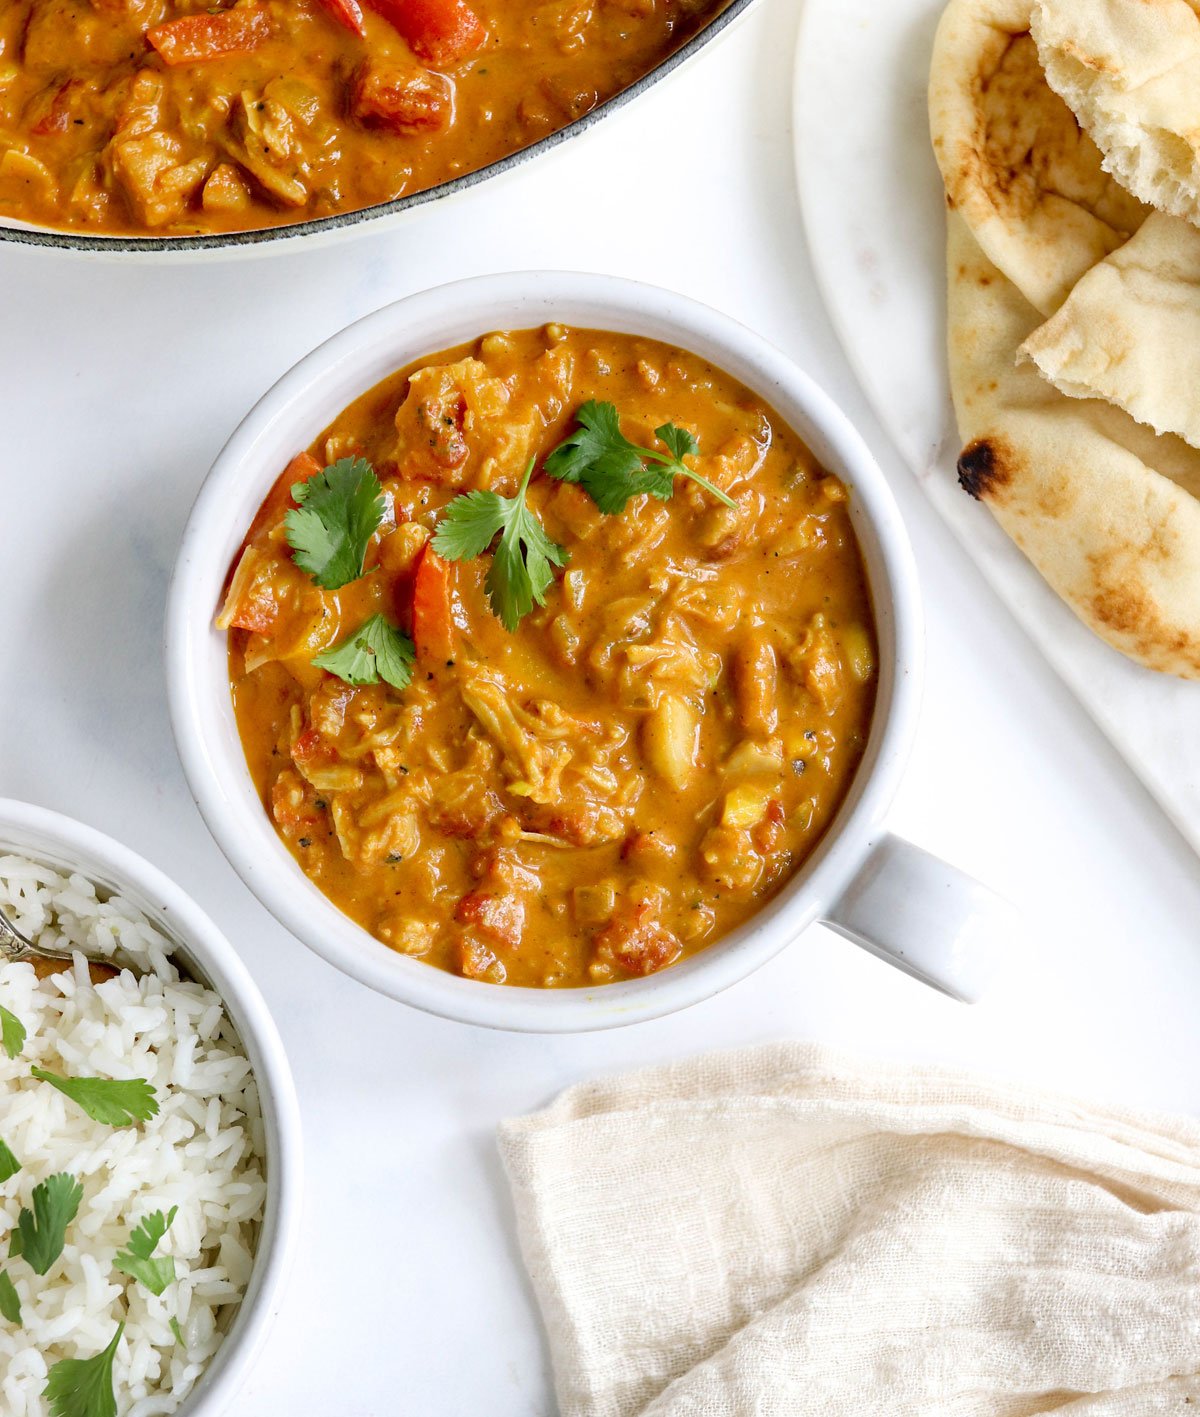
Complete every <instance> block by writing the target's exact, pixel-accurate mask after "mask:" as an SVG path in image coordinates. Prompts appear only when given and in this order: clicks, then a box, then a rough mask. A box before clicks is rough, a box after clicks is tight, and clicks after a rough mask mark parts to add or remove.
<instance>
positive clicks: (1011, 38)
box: [929, 0, 1148, 315]
mask: <svg viewBox="0 0 1200 1417" xmlns="http://www.w3.org/2000/svg"><path fill="white" fill-rule="evenodd" d="M1032 3H1033V0H950V3H949V4H948V5H947V6H946V10H945V13H944V14H943V15H942V20H941V23H940V25H939V26H938V32H937V38H936V40H935V42H934V51H933V63H932V67H931V70H930V78H929V120H930V129H931V134H932V137H933V147H934V152H935V154H936V155H937V160H938V165H939V167H940V168H941V171H942V178H943V180H944V181H945V184H946V196H947V202H948V204H949V206H950V207H951V208H952V209H953V210H955V211H957V212H958V214H959V215H960V216H961V217H962V219H963V220H964V221H965V222H966V224H967V226H968V227H969V228H970V230H971V232H972V234H973V235H974V237H975V240H976V241H977V242H978V243H979V246H980V247H981V249H982V250H983V252H984V253H985V254H986V255H987V257H988V259H989V260H990V261H992V262H993V263H994V264H995V265H996V266H997V267H998V268H999V269H1000V270H1001V271H1002V272H1003V273H1004V275H1005V276H1006V277H1007V278H1008V279H1009V280H1010V281H1012V282H1013V284H1014V285H1016V287H1017V289H1018V290H1019V291H1020V292H1021V294H1022V295H1023V296H1024V297H1025V299H1026V300H1028V301H1029V303H1030V304H1031V305H1032V306H1033V307H1034V308H1035V309H1036V310H1039V311H1040V312H1041V313H1042V314H1043V315H1051V314H1053V313H1054V311H1055V310H1057V309H1058V307H1059V306H1060V305H1061V304H1062V302H1063V301H1064V300H1065V299H1066V298H1067V295H1068V294H1069V292H1070V290H1071V288H1072V286H1074V284H1075V283H1076V281H1078V280H1079V278H1080V277H1081V276H1082V275H1083V274H1084V273H1085V272H1086V271H1088V270H1090V269H1091V268H1092V267H1093V266H1094V265H1095V264H1096V262H1097V261H1101V260H1103V259H1104V257H1105V256H1107V255H1108V254H1109V252H1110V251H1115V250H1116V249H1117V247H1118V246H1121V245H1122V244H1123V243H1124V242H1125V241H1127V240H1128V239H1129V237H1130V236H1131V235H1132V234H1133V233H1134V232H1135V231H1136V230H1137V228H1138V227H1139V226H1140V225H1141V223H1142V222H1143V221H1144V220H1145V217H1146V216H1147V214H1148V212H1147V209H1146V208H1145V207H1143V206H1142V204H1141V203H1140V202H1139V201H1137V199H1136V198H1134V197H1132V196H1130V195H1129V193H1128V192H1126V191H1124V190H1123V189H1122V188H1121V187H1120V186H1119V185H1118V184H1117V183H1116V182H1114V181H1113V179H1112V178H1111V177H1109V176H1108V174H1107V173H1106V172H1105V171H1104V170H1103V166H1102V161H1101V155H1100V151H1099V149H1098V148H1097V147H1096V145H1095V143H1093V142H1092V140H1091V138H1089V137H1088V136H1087V134H1086V133H1084V132H1083V131H1082V130H1081V129H1080V127H1079V124H1078V123H1076V121H1075V117H1074V115H1073V114H1072V112H1071V110H1070V109H1069V108H1068V107H1067V105H1066V104H1065V103H1064V102H1063V101H1062V99H1061V98H1059V97H1058V95H1057V94H1055V93H1054V92H1053V91H1052V90H1051V89H1050V87H1049V85H1048V84H1047V83H1046V78H1045V75H1044V74H1043V72H1042V67H1041V64H1040V62H1039V60H1038V54H1037V48H1036V46H1035V45H1034V42H1033V37H1032V36H1031V34H1030V33H1029V23H1030V11H1031V7H1032Z"/></svg>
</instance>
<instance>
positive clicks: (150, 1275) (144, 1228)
mask: <svg viewBox="0 0 1200 1417" xmlns="http://www.w3.org/2000/svg"><path fill="white" fill-rule="evenodd" d="M178 1213H179V1207H178V1206H175V1205H173V1206H172V1207H171V1209H170V1212H169V1213H168V1214H167V1215H164V1214H163V1213H162V1211H161V1210H156V1211H154V1212H153V1214H151V1215H148V1216H146V1218H145V1220H143V1221H142V1223H141V1224H140V1225H138V1226H137V1227H136V1228H135V1229H134V1230H133V1231H132V1232H131V1233H130V1236H129V1243H128V1244H127V1245H126V1247H125V1248H124V1249H123V1250H118V1251H117V1256H116V1259H114V1260H113V1267H114V1269H119V1270H120V1271H121V1273H122V1274H127V1275H129V1277H130V1278H131V1279H136V1280H137V1281H138V1283H139V1284H144V1285H145V1287H146V1288H147V1289H149V1291H150V1292H151V1294H161V1293H162V1292H163V1290H164V1289H165V1288H166V1287H167V1285H168V1284H170V1283H171V1281H172V1280H173V1279H174V1278H175V1261H174V1260H173V1259H172V1258H171V1256H170V1255H163V1256H160V1257H159V1258H158V1259H152V1258H151V1256H152V1255H153V1254H154V1250H155V1247H156V1246H157V1244H158V1242H159V1241H160V1240H161V1239H162V1237H163V1236H164V1235H165V1234H166V1233H167V1230H168V1228H169V1227H170V1224H171V1222H172V1221H173V1220H174V1219H175V1217H176V1215H178Z"/></svg>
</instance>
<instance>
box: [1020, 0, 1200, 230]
mask: <svg viewBox="0 0 1200 1417" xmlns="http://www.w3.org/2000/svg"><path fill="white" fill-rule="evenodd" d="M1032 28H1033V36H1034V39H1035V40H1036V42H1037V47H1038V53H1039V55H1040V57H1041V61H1042V64H1043V66H1044V68H1045V72H1046V77H1047V79H1048V81H1049V83H1050V87H1051V88H1052V89H1054V91H1055V92H1056V93H1058V94H1060V95H1061V96H1062V97H1063V98H1064V99H1065V100H1066V102H1067V103H1068V104H1069V105H1070V106H1071V108H1072V109H1073V110H1074V112H1075V114H1076V116H1077V118H1078V119H1079V122H1080V123H1081V124H1082V126H1083V127H1084V128H1085V129H1086V131H1087V132H1088V133H1089V134H1090V135H1091V136H1092V138H1093V139H1094V140H1095V142H1096V143H1097V144H1098V145H1099V147H1100V149H1101V151H1102V152H1103V153H1104V167H1105V170H1106V171H1108V172H1111V173H1112V174H1113V176H1114V177H1115V178H1116V179H1117V180H1118V181H1119V182H1120V183H1121V184H1122V185H1123V186H1125V187H1127V188H1128V189H1129V191H1131V192H1133V193H1135V194H1136V195H1137V196H1138V197H1140V198H1141V200H1142V201H1143V202H1147V203H1149V204H1150V205H1151V206H1154V207H1158V208H1159V209H1160V210H1161V211H1164V212H1169V213H1171V214H1172V215H1174V216H1179V217H1184V218H1186V219H1187V220H1188V221H1191V222H1194V223H1196V224H1197V225H1200V3H1198V0H1035V3H1034V7H1033V25H1032Z"/></svg>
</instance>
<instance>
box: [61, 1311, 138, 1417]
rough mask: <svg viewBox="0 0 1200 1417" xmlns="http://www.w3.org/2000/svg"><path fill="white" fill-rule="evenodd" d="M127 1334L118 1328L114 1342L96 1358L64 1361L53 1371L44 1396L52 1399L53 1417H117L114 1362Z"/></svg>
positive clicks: (123, 1327) (121, 1327) (120, 1325)
mask: <svg viewBox="0 0 1200 1417" xmlns="http://www.w3.org/2000/svg"><path fill="white" fill-rule="evenodd" d="M124 1332H125V1325H124V1324H123V1323H121V1324H118V1325H117V1331H116V1333H114V1334H113V1336H112V1341H111V1342H110V1343H109V1345H108V1347H107V1348H106V1349H105V1350H104V1351H103V1352H102V1353H97V1354H96V1355H95V1357H93V1358H62V1359H60V1360H59V1361H58V1362H57V1363H55V1365H54V1366H53V1367H52V1368H51V1369H50V1372H49V1374H48V1375H47V1379H46V1386H45V1388H43V1390H42V1393H43V1396H45V1397H47V1398H49V1399H50V1414H51V1417H117V1399H116V1398H115V1397H114V1396H113V1376H112V1370H113V1359H114V1358H115V1357H116V1356H117V1344H118V1343H120V1341H121V1335H122V1333H124Z"/></svg>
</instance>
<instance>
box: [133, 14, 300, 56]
mask: <svg viewBox="0 0 1200 1417" xmlns="http://www.w3.org/2000/svg"><path fill="white" fill-rule="evenodd" d="M274 29H275V24H274V21H273V20H272V19H271V16H270V14H269V13H268V11H267V9H266V7H265V6H262V5H252V6H244V7H242V8H240V9H234V10H219V11H218V12H217V13H216V14H215V15H185V16H184V17H183V18H182V19H179V20H168V21H167V22H166V23H165V24H162V25H152V26H151V27H150V28H149V29H148V30H147V31H146V38H147V39H148V40H149V41H150V43H151V44H152V45H153V46H154V48H155V49H157V50H158V52H159V54H161V55H162V57H163V58H164V59H165V60H166V62H167V63H168V64H172V65H174V64H204V63H207V62H208V61H209V60H210V59H224V58H226V57H227V56H228V55H230V54H249V53H250V51H251V50H252V49H257V48H258V46H259V45H260V44H262V42H263V41H264V40H265V39H269V38H270V36H271V34H272V32H273V31H274Z"/></svg>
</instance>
